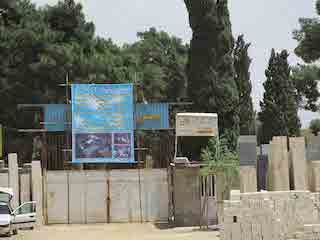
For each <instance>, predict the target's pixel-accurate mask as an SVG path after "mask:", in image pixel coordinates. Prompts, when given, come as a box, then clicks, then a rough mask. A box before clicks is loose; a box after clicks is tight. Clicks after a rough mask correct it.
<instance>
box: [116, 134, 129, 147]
mask: <svg viewBox="0 0 320 240" xmlns="http://www.w3.org/2000/svg"><path fill="white" fill-rule="evenodd" d="M113 136H114V144H116V145H117V144H121V145H130V144H131V133H115V134H114V135H113Z"/></svg>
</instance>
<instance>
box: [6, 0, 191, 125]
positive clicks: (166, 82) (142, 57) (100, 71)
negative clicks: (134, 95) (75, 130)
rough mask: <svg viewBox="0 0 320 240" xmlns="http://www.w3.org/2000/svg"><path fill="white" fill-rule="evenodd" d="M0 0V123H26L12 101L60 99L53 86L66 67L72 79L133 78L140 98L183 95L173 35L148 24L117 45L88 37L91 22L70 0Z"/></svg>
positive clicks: (181, 54) (181, 64)
mask: <svg viewBox="0 0 320 240" xmlns="http://www.w3.org/2000/svg"><path fill="white" fill-rule="evenodd" d="M7 3H8V4H7V5H6V4H5V1H3V2H2V1H1V2H0V54H1V59H2V61H1V62H0V93H1V94H0V100H1V102H2V104H3V106H6V107H5V108H1V109H0V122H1V123H2V124H4V125H7V126H13V127H21V126H23V123H26V122H27V124H25V125H26V126H28V127H33V126H32V125H31V120H30V119H25V118H21V117H19V115H18V114H17V110H16V109H17V104H21V103H61V102H64V101H65V90H64V89H63V88H61V87H59V86H58V85H59V84H60V83H64V81H65V78H66V75H67V74H68V76H69V79H70V81H71V82H73V83H125V82H134V81H137V82H139V83H140V84H141V86H142V88H143V89H142V90H143V92H144V93H145V95H146V99H147V100H148V101H170V100H172V101H176V100H179V99H181V98H182V97H183V96H184V94H185V89H186V76H185V75H186V74H185V69H184V68H185V65H186V62H187V52H188V46H187V45H184V44H183V43H182V41H181V40H180V39H178V38H175V37H171V36H169V35H168V34H166V33H164V32H158V31H156V30H155V29H150V30H149V31H146V32H142V33H139V34H138V37H139V39H138V41H137V42H136V43H134V44H132V45H125V46H124V47H118V46H117V45H116V44H114V43H113V42H112V40H110V39H102V38H99V37H95V36H94V25H93V24H92V23H91V22H88V21H86V19H85V16H84V13H83V11H82V6H81V4H78V3H75V1H74V0H64V1H59V2H58V3H57V4H56V5H54V6H47V7H44V8H36V6H35V5H34V4H31V2H30V1H29V0H16V1H15V2H13V1H11V0H10V1H9V2H8V1H7ZM12 3H14V4H12ZM4 12H5V13H6V14H7V15H6V16H5V15H3V13H4ZM17 16H18V17H17ZM4 19H5V20H4Z"/></svg>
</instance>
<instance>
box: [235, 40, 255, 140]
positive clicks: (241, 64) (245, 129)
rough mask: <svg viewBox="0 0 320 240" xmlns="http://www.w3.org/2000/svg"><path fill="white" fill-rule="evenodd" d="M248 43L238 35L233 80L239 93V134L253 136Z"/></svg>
mask: <svg viewBox="0 0 320 240" xmlns="http://www.w3.org/2000/svg"><path fill="white" fill-rule="evenodd" d="M249 47H250V43H246V42H245V41H244V38H243V35H240V36H239V37H238V39H237V41H236V44H235V48H234V53H233V55H234V68H235V73H236V75H235V80H236V84H237V88H238V92H239V109H240V110H239V117H240V134H241V135H250V134H255V125H254V117H255V116H254V110H253V103H252V97H251V92H252V84H251V81H250V64H251V59H250V57H249V55H248V49H249Z"/></svg>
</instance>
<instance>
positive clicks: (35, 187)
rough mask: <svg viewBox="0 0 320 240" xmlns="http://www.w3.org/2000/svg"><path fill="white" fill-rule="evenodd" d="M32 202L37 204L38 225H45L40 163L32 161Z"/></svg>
mask: <svg viewBox="0 0 320 240" xmlns="http://www.w3.org/2000/svg"><path fill="white" fill-rule="evenodd" d="M31 174H32V200H33V201H35V202H36V203H37V225H38V226H40V225H43V209H42V208H43V202H42V196H43V191H42V173H41V163H40V161H32V170H31Z"/></svg>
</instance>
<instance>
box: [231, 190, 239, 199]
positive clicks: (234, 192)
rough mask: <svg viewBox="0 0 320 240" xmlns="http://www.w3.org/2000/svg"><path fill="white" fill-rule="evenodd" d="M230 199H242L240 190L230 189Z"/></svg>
mask: <svg viewBox="0 0 320 240" xmlns="http://www.w3.org/2000/svg"><path fill="white" fill-rule="evenodd" d="M230 200H231V201H240V190H231V191H230Z"/></svg>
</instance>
